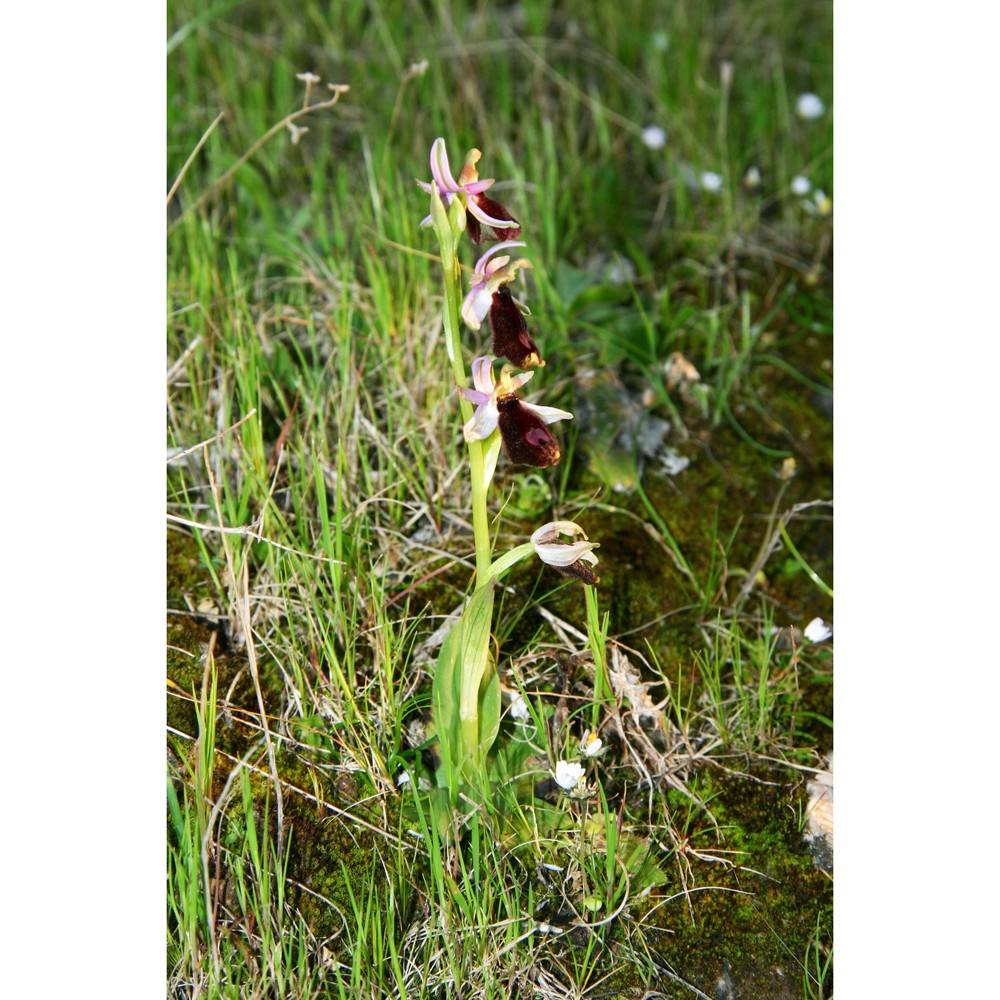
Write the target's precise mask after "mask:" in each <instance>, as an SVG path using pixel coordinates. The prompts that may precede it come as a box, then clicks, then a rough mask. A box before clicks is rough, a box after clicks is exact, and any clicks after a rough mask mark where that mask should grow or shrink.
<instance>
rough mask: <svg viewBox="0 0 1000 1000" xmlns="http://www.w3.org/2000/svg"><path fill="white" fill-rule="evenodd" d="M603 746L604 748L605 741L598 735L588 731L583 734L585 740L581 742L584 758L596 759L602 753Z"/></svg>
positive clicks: (581, 751)
mask: <svg viewBox="0 0 1000 1000" xmlns="http://www.w3.org/2000/svg"><path fill="white" fill-rule="evenodd" d="M602 746H604V740H602V739H601V738H600V736H598V735H597V733H592V732H591V731H590V730H589V729H588V730H587V731H586V732H585V733H584V734H583V739H582V740H580V755H581V756H582V757H596V756H597V754H599V753H600V752H601V747H602Z"/></svg>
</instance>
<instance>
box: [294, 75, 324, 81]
mask: <svg viewBox="0 0 1000 1000" xmlns="http://www.w3.org/2000/svg"><path fill="white" fill-rule="evenodd" d="M295 79H296V80H301V81H302V82H303V83H309V84H312V83H319V81H320V79H321V78H320V77H318V76H317V75H316V74H315V73H296V74H295Z"/></svg>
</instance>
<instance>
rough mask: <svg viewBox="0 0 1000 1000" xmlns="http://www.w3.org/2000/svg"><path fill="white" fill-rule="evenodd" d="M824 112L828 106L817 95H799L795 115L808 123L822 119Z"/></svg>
mask: <svg viewBox="0 0 1000 1000" xmlns="http://www.w3.org/2000/svg"><path fill="white" fill-rule="evenodd" d="M824 111H826V105H825V104H824V103H823V101H822V100H821V99H820V98H819V97H817V95H816V94H799V99H798V100H797V101H796V102H795V113H796V114H797V115H798V116H799V117H800V118H804V119H805V120H806V121H814V120H815V119H816V118H821V117H822V115H823V112H824Z"/></svg>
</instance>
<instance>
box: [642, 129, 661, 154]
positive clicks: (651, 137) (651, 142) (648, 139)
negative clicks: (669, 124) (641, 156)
mask: <svg viewBox="0 0 1000 1000" xmlns="http://www.w3.org/2000/svg"><path fill="white" fill-rule="evenodd" d="M642 144H643V145H644V146H646V147H647V148H648V149H663V147H664V146H665V145H666V144H667V133H666V132H664V131H663V129H662V128H660V126H659V125H647V126H646V127H645V128H644V129H643V130H642Z"/></svg>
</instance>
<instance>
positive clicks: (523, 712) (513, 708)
mask: <svg viewBox="0 0 1000 1000" xmlns="http://www.w3.org/2000/svg"><path fill="white" fill-rule="evenodd" d="M510 714H511V718H514V719H517V721H518V722H527V721H528V719H530V718H531V713H530V712H529V711H528V703H527V702H526V701H525V700H524V696H523V695H520V694H518V695H515V696H514V700H513V701H512V702H511V703H510Z"/></svg>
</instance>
